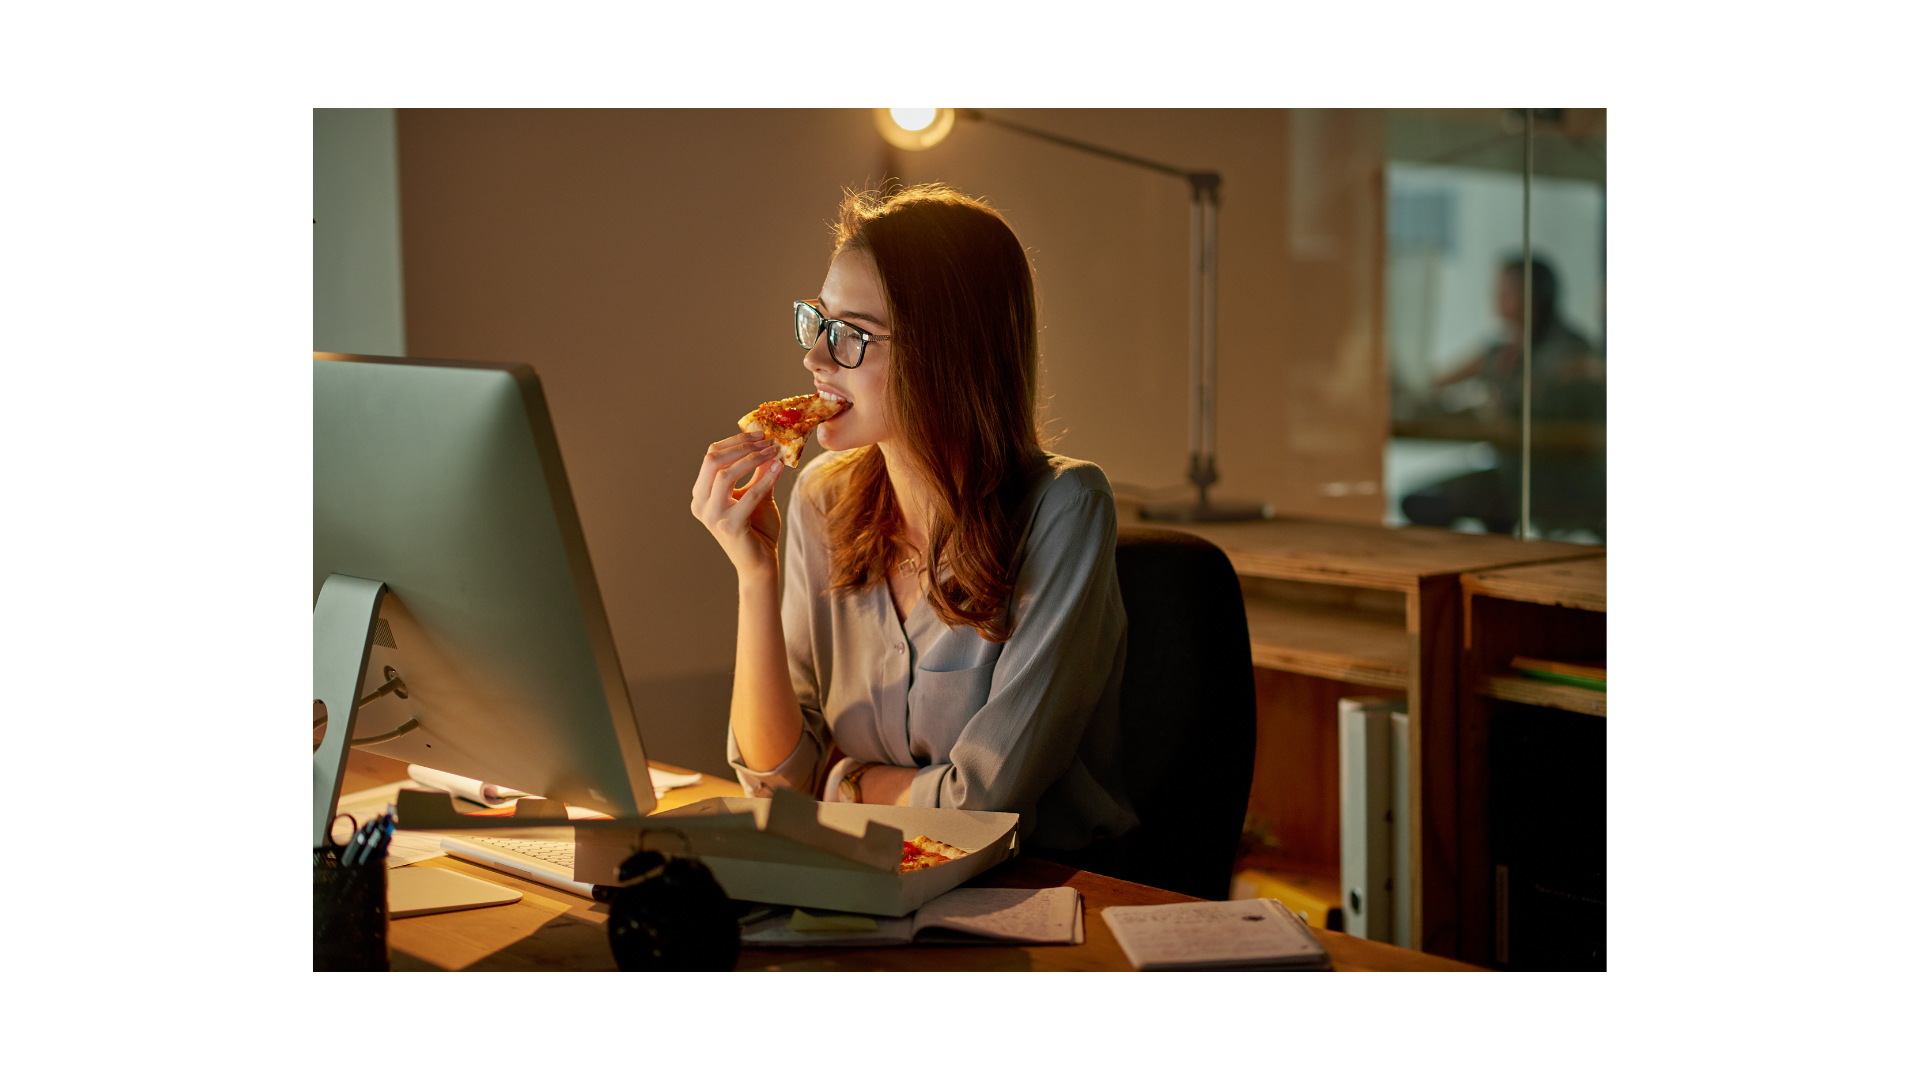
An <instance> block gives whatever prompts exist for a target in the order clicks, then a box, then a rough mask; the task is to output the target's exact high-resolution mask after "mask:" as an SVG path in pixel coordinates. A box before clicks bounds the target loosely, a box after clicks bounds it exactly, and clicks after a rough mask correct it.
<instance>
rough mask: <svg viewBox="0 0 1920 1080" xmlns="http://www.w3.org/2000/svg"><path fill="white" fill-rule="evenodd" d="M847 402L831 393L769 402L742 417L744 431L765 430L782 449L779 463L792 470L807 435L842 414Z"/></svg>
mask: <svg viewBox="0 0 1920 1080" xmlns="http://www.w3.org/2000/svg"><path fill="white" fill-rule="evenodd" d="M846 407H847V403H846V402H845V401H843V400H841V399H840V398H837V397H834V396H833V395H831V394H802V395H800V396H799V397H790V398H781V399H780V400H779V401H769V402H767V403H766V404H764V405H762V406H760V407H759V408H757V409H755V410H753V411H752V412H750V413H748V414H747V415H745V416H743V417H741V418H740V430H741V431H762V432H765V433H766V434H768V435H770V436H772V437H773V441H774V443H775V444H777V445H778V446H779V447H780V460H781V461H782V462H784V463H785V464H786V466H787V468H789V469H791V468H793V467H794V466H796V465H799V464H800V452H801V451H802V450H805V449H806V448H807V436H808V435H809V434H811V433H812V432H813V429H814V428H817V427H819V426H820V423H821V421H823V420H831V419H833V418H834V417H836V416H838V415H840V413H841V411H842V410H844V409H845V408H846Z"/></svg>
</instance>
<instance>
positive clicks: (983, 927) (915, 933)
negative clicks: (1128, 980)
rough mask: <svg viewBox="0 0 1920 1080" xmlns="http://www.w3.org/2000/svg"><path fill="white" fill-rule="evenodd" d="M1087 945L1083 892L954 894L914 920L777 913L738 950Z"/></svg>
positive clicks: (743, 936)
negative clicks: (861, 946) (1081, 902)
mask: <svg viewBox="0 0 1920 1080" xmlns="http://www.w3.org/2000/svg"><path fill="white" fill-rule="evenodd" d="M1085 940H1086V930H1085V927H1084V926H1083V924H1082V919H1081V915H1080V894H1079V892H1077V891H1075V890H1073V889H1068V888H1058V889H964V888H963V889H955V890H953V891H952V892H948V893H942V894H941V895H939V896H936V897H934V898H933V899H932V900H929V901H927V902H926V904H924V905H923V906H922V907H921V908H920V910H918V911H916V912H914V913H913V914H911V915H903V916H901V917H899V918H897V919H889V918H885V917H880V916H870V915H846V914H841V913H839V912H815V911H807V910H804V909H801V908H778V909H774V910H771V911H769V912H768V913H767V914H766V915H764V916H762V917H761V918H759V919H757V920H755V921H753V922H750V923H748V924H747V925H746V926H744V927H742V928H741V931H740V944H741V945H743V946H745V947H747V948H750V949H751V948H760V947H766V946H802V947H805V946H814V947H817V946H823V945H837V946H849V947H851V946H859V945H866V946H884V945H1001V944H1016V945H1078V944H1080V943H1082V942H1084V941H1085Z"/></svg>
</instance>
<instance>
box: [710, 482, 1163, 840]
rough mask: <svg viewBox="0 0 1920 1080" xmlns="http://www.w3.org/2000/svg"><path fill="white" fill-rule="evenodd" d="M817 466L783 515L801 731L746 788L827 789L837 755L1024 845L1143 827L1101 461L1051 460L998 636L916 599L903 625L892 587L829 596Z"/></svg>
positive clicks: (1030, 507)
mask: <svg viewBox="0 0 1920 1080" xmlns="http://www.w3.org/2000/svg"><path fill="white" fill-rule="evenodd" d="M833 456H835V455H831V454H823V455H821V456H820V457H818V458H816V459H815V460H814V461H813V462H811V463H810V464H808V465H807V467H806V468H805V469H803V470H802V471H801V473H800V479H799V482H798V483H797V484H796V485H795V491H796V492H797V493H798V494H797V495H796V497H795V498H794V499H793V505H792V506H791V507H790V508H788V515H787V516H788V527H787V545H786V579H785V588H784V596H783V597H782V601H781V623H782V625H783V627H784V630H785V633H786V640H787V666H788V669H789V671H790V673H791V675H792V678H793V689H794V693H795V695H796V696H797V697H798V698H799V700H800V713H801V716H802V720H803V724H802V732H801V737H800V742H799V745H797V746H795V747H794V750H793V753H792V754H790V755H789V756H788V757H787V760H785V761H783V762H781V763H780V765H779V766H777V767H776V768H774V769H772V770H769V771H766V772H756V771H754V770H752V769H749V768H747V767H746V765H745V764H744V763H743V762H742V761H741V759H740V750H739V745H738V743H737V741H736V740H735V739H734V738H733V733H732V732H731V731H729V732H728V733H727V756H728V758H729V760H731V762H732V763H733V767H734V771H735V772H736V773H737V774H738V775H739V777H740V784H741V786H742V787H744V788H746V789H747V791H748V792H749V793H751V794H757V795H761V796H763V797H764V796H765V795H767V794H769V793H770V790H771V789H772V788H773V787H776V786H784V787H793V788H796V789H798V790H800V791H804V792H807V793H808V794H812V795H816V796H817V795H818V794H819V793H820V790H821V788H822V785H823V783H824V781H825V780H826V774H827V769H828V762H829V759H830V757H831V750H832V748H833V747H835V746H836V745H837V746H838V747H839V749H840V750H841V752H842V753H844V754H845V755H846V756H848V757H851V758H855V759H857V760H860V761H871V762H876V763H878V764H882V765H902V766H907V767H910V768H914V769H917V770H919V772H918V775H916V776H915V777H914V779H913V785H912V790H911V794H910V801H911V804H912V805H914V806H952V807H959V808H962V809H969V810H999V811H1012V812H1015V813H1018V814H1019V815H1020V833H1021V837H1022V841H1023V842H1025V843H1030V844H1033V845H1037V846H1041V847H1050V848H1057V849H1061V850H1074V849H1077V848H1080V847H1083V846H1085V845H1086V843H1087V842H1088V841H1090V840H1091V839H1093V838H1094V837H1095V836H1096V835H1101V834H1104V835H1108V836H1119V835H1121V834H1123V833H1125V832H1126V831H1127V830H1129V829H1131V828H1132V827H1133V826H1134V825H1136V824H1138V818H1136V817H1135V816H1134V813H1133V810H1132V807H1131V806H1130V805H1129V804H1128V803H1127V800H1126V795H1125V792H1124V790H1123V786H1122V773H1121V758H1120V745H1119V739H1120V728H1119V719H1120V717H1119V706H1120V677H1121V674H1122V669H1123V668H1124V666H1125V661H1126V646H1127V614H1126V609H1125V608H1124V607H1123V606H1122V604H1121V602H1120V583H1119V579H1118V578H1117V577H1116V576H1115V573H1114V561H1113V545H1114V531H1115V527H1116V520H1117V519H1116V515H1115V512H1114V505H1113V491H1112V489H1111V488H1109V487H1108V486H1107V479H1106V476H1105V475H1104V474H1102V473H1101V471H1100V469H1099V467H1098V466H1096V465H1094V464H1092V463H1090V462H1085V461H1074V460H1072V459H1070V458H1063V457H1049V458H1048V460H1047V462H1046V466H1045V468H1044V470H1043V471H1042V472H1041V474H1040V475H1039V476H1038V478H1037V479H1036V480H1035V482H1034V484H1033V487H1032V489H1031V490H1030V491H1029V492H1028V495H1027V498H1026V500H1025V502H1024V504H1023V505H1022V506H1021V508H1020V511H1019V517H1018V518H1017V520H1021V521H1023V522H1024V533H1023V536H1022V538H1021V541H1020V544H1019V546H1018V548H1017V555H1016V558H1017V560H1018V561H1017V567H1018V569H1017V572H1016V576H1015V579H1014V590H1013V595H1012V598H1011V600H1010V608H1011V613H1012V619H1011V627H1012V634H1011V636H1010V637H1009V638H1008V639H1007V640H1006V641H1004V642H991V641H988V640H986V639H985V638H982V637H981V636H980V635H979V634H978V633H977V632H975V631H974V630H973V628H972V627H967V626H961V627H958V628H949V627H947V626H946V625H945V624H943V623H941V622H940V620H939V618H938V616H937V615H935V613H934V608H933V605H932V604H931V603H930V602H928V600H927V599H926V597H924V596H923V597H921V599H920V600H919V602H918V603H916V604H915V605H914V607H913V610H912V611H910V612H909V613H908V614H907V618H906V619H905V621H904V622H903V621H902V620H901V619H900V618H899V616H898V615H896V614H895V612H894V609H893V603H892V600H891V598H890V597H889V596H888V593H887V586H886V583H885V582H879V583H876V584H874V585H872V586H870V587H868V588H866V589H862V590H860V591H857V592H847V593H835V592H834V591H833V590H832V589H830V588H829V587H828V584H827V582H828V580H829V564H828V559H829V552H828V547H827V537H826V520H825V516H824V514H823V513H822V508H821V507H820V506H817V505H815V500H814V498H813V497H811V496H810V492H811V485H810V484H809V481H810V480H811V479H813V478H814V476H815V475H816V474H817V470H818V469H819V468H820V466H821V465H822V463H823V462H825V461H827V460H829V459H830V458H832V457H833Z"/></svg>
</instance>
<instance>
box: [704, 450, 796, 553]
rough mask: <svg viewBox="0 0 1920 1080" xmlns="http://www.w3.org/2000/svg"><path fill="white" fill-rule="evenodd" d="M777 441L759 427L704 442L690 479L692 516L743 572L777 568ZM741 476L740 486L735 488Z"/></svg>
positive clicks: (778, 469) (778, 461)
mask: <svg viewBox="0 0 1920 1080" xmlns="http://www.w3.org/2000/svg"><path fill="white" fill-rule="evenodd" d="M779 451H780V447H779V445H778V444H777V443H775V442H774V441H773V440H772V439H769V438H768V437H767V436H766V435H764V434H761V433H760V432H742V433H741V434H738V435H735V436H732V437H731V438H727V439H722V440H720V441H719V442H717V443H714V444H713V445H712V446H709V447H707V456H706V457H705V458H703V459H702V460H701V462H700V475H699V477H698V478H697V479H696V480H694V482H693V516H694V517H697V518H699V519H700V524H702V525H705V526H706V527H707V531H708V532H710V533H712V534H713V538H714V539H715V540H718V541H719V542H720V548H721V550H723V551H725V552H726V553H727V558H728V559H730V560H732V562H733V566H734V569H735V570H738V571H739V572H740V576H741V577H742V578H745V577H747V576H748V575H749V574H753V575H759V574H771V573H773V572H774V571H775V570H776V569H777V568H778V558H777V556H776V555H775V550H776V548H775V545H776V544H778V542H779V539H780V509H779V508H778V507H777V506H775V505H774V502H773V483H774V481H775V480H777V479H779V478H780V471H781V465H780V460H779ZM743 479H746V480H748V483H747V484H746V486H745V487H740V488H739V489H738V490H735V488H736V486H737V485H739V484H740V482H741V481H742V480H743Z"/></svg>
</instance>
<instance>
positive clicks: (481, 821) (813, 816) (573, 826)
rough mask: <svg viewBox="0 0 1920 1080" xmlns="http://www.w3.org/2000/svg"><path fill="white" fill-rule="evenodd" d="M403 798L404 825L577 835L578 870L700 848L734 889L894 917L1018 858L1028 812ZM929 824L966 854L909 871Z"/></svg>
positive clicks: (600, 877) (421, 794)
mask: <svg viewBox="0 0 1920 1080" xmlns="http://www.w3.org/2000/svg"><path fill="white" fill-rule="evenodd" d="M397 798H398V805H397V807H396V810H397V813H396V816H397V818H398V822H397V824H398V827H400V828H402V829H407V830H410V831H415V832H427V833H441V834H448V835H458V836H472V835H481V836H514V837H522V838H526V839H535V840H563V841H571V842H573V843H575V844H577V845H579V846H578V847H577V848H576V850H575V853H574V864H573V870H574V874H573V876H574V879H575V880H577V881H585V882H591V883H593V884H596V885H611V884H615V883H616V882H617V881H618V880H619V868H620V864H621V863H622V862H624V861H625V860H626V858H627V856H628V855H630V854H632V853H633V852H635V851H638V850H639V849H640V848H641V847H643V846H644V847H646V848H649V849H651V850H654V851H662V852H667V853H669V854H683V853H687V852H689V851H690V852H691V854H693V855H696V856H698V857H699V858H700V861H702V862H703V863H705V864H706V865H707V868H708V869H709V870H712V871H713V876H714V877H715V878H716V879H717V880H718V881H719V882H720V887H721V888H723V889H725V890H726V892H727V895H728V896H729V897H731V898H733V899H735V900H752V901H757V902H760V903H768V904H792V905H794V906H796V907H809V908H824V909H828V910H833V911H856V912H860V913H861V914H865V915H887V916H899V915H906V914H909V913H911V912H913V911H915V910H918V909H919V907H920V906H921V905H922V904H925V903H926V902H927V901H929V900H931V899H933V898H934V897H936V896H939V895H940V894H941V893H944V892H946V891H948V890H949V889H952V888H955V887H956V886H958V885H960V884H961V883H962V882H965V881H966V880H967V879H969V878H971V877H973V876H974V875H976V874H979V873H980V872H981V871H983V870H986V869H988V868H989V867H992V866H994V865H995V864H997V863H999V862H1002V861H1004V860H1005V859H1007V858H1009V857H1010V856H1011V855H1012V854H1013V852H1014V848H1015V845H1016V843H1017V835H1016V827H1017V826H1018V825H1019V823H1020V815H1018V814H1003V813H992V812H989V811H985V810H952V809H936V808H932V807H923V806H871V805H868V804H865V803H821V802H815V801H814V800H812V799H810V798H808V797H806V796H805V795H802V794H800V793H798V792H795V791H788V790H784V789H781V790H776V791H775V792H774V797H773V798H772V799H736V798H714V799H705V800H702V801H700V802H697V803H692V804H689V805H687V806H682V807H679V808H677V809H674V810H669V811H667V812H665V813H661V814H655V815H653V816H652V817H647V818H625V819H615V818H607V819H600V820H595V819H574V820H568V819H566V818H565V817H563V816H562V815H564V813H565V808H564V807H562V806H559V805H558V804H553V805H547V801H546V800H530V799H523V800H521V803H520V805H519V806H517V807H516V808H515V813H514V815H513V816H512V817H482V816H478V815H468V814H461V813H459V812H458V811H456V810H455V809H454V808H453V801H452V799H451V797H449V796H448V795H446V794H445V793H444V792H427V791H409V790H404V789H403V790H402V791H400V792H399V793H398V797H397ZM549 815H551V816H549ZM920 835H926V836H929V837H932V838H933V839H935V840H939V841H941V842H942V843H946V844H952V845H953V846H954V847H957V848H961V849H963V850H965V851H966V852H968V854H967V855H966V856H965V857H963V858H958V859H954V860H953V861H951V862H946V863H941V864H940V865H938V866H930V867H927V868H926V869H923V870H915V871H912V872H911V873H906V874H903V873H901V872H900V845H901V842H902V841H903V840H906V839H907V838H910V837H914V836H920Z"/></svg>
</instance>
